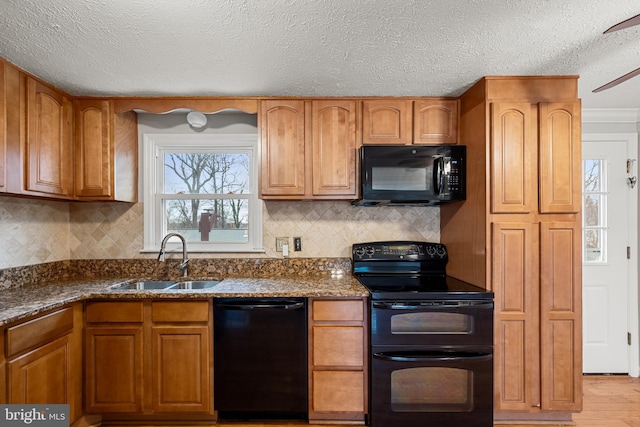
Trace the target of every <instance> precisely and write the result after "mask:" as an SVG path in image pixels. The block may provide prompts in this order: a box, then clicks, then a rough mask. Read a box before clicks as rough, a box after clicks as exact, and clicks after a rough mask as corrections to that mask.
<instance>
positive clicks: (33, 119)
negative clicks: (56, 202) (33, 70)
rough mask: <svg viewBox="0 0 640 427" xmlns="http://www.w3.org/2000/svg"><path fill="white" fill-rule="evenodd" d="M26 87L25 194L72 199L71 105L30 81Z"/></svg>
mask: <svg viewBox="0 0 640 427" xmlns="http://www.w3.org/2000/svg"><path fill="white" fill-rule="evenodd" d="M26 84H27V95H26V101H27V104H26V105H27V109H26V118H27V138H26V156H27V161H26V167H27V174H26V177H27V186H26V190H27V191H29V192H37V193H43V194H49V195H53V196H56V197H61V198H72V197H73V139H72V123H73V117H72V113H73V107H72V104H71V101H70V100H69V99H67V97H66V96H64V95H63V94H62V93H60V92H57V91H55V90H53V89H51V88H50V87H49V86H46V85H44V84H42V83H40V82H38V81H37V80H35V79H33V78H31V77H27V78H26Z"/></svg>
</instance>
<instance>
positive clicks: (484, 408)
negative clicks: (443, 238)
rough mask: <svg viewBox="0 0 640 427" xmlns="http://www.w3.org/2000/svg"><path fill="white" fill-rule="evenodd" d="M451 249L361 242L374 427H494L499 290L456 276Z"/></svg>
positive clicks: (359, 273) (357, 266)
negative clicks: (495, 322)
mask: <svg viewBox="0 0 640 427" xmlns="http://www.w3.org/2000/svg"><path fill="white" fill-rule="evenodd" d="M448 261H449V255H448V253H447V248H446V247H445V246H444V245H442V244H440V243H429V242H407V241H394V242H372V243H358V244H355V245H353V274H354V275H355V276H356V277H357V278H358V280H359V281H360V282H361V283H362V284H363V285H364V286H365V287H366V288H367V289H369V291H370V293H371V299H370V303H369V319H370V320H369V322H370V328H369V331H370V332H369V345H370V351H369V366H370V383H369V384H370V385H369V410H370V412H369V417H370V419H369V425H370V426H371V427H405V426H418V425H421V426H422V425H437V426H441V427H458V426H462V425H464V426H468V427H492V426H493V308H494V304H493V292H487V291H486V290H485V289H481V288H479V287H476V286H473V285H470V284H469V283H465V282H463V281H461V280H457V279H454V278H452V277H448V276H447V274H446V265H447V262H448Z"/></svg>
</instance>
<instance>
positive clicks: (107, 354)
mask: <svg viewBox="0 0 640 427" xmlns="http://www.w3.org/2000/svg"><path fill="white" fill-rule="evenodd" d="M85 336H86V339H85V345H86V351H85V369H86V374H85V381H86V391H85V393H86V396H85V399H86V411H87V412H88V413H109V412H142V396H143V389H144V386H143V372H142V368H143V358H142V326H139V327H136V326H122V327H87V328H86V331H85Z"/></svg>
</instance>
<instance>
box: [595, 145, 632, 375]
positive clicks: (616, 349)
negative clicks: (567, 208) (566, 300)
mask: <svg viewBox="0 0 640 427" xmlns="http://www.w3.org/2000/svg"><path fill="white" fill-rule="evenodd" d="M584 139H588V138H584ZM628 150H629V144H628V141H627V140H610V141H588V140H583V152H582V158H583V164H582V167H583V171H582V173H583V183H584V185H583V254H584V255H583V275H582V277H583V297H582V298H583V345H584V348H583V352H584V354H583V359H584V360H583V363H584V372H585V373H629V371H630V364H629V359H630V348H629V344H628V335H627V334H628V333H629V332H630V330H631V329H632V328H631V329H630V328H629V326H630V321H629V313H630V312H631V311H633V310H634V309H633V307H632V306H631V303H630V301H631V296H632V292H631V291H630V288H631V287H630V276H631V267H632V266H634V265H635V262H632V261H631V260H630V259H628V257H627V256H628V250H629V251H631V250H633V251H635V250H636V248H635V247H632V245H635V241H636V238H635V236H634V235H632V232H633V234H635V231H634V230H636V227H635V225H633V224H631V223H630V216H633V215H630V195H631V192H634V191H637V189H632V188H631V186H630V185H629V182H628V178H629V177H630V176H635V174H636V171H637V164H634V163H633V162H631V163H630V166H631V168H630V170H629V173H627V160H628V159H629V158H630V157H629V153H628ZM632 150H633V151H635V149H632ZM634 200H635V199H634ZM630 231H632V232H630ZM627 247H629V249H627ZM630 253H631V252H629V254H630ZM635 306H636V310H637V299H636V304H635Z"/></svg>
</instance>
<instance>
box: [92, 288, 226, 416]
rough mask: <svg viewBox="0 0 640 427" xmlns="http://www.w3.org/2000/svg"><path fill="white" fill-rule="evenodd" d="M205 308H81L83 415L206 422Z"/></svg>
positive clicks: (208, 351) (208, 326)
mask: <svg viewBox="0 0 640 427" xmlns="http://www.w3.org/2000/svg"><path fill="white" fill-rule="evenodd" d="M210 313H211V305H210V301H208V300H207V301H177V300H174V301H154V300H145V301H117V302H113V301H92V302H88V303H87V304H86V309H85V316H86V322H87V327H86V338H85V345H86V355H85V357H86V373H85V377H86V412H87V413H92V414H118V413H120V414H129V415H133V414H136V415H163V414H165V415H168V414H172V413H174V414H175V413H196V414H212V411H213V402H212V395H211V390H212V389H213V388H212V382H213V368H212V366H213V360H212V353H213V352H212V348H211V346H212V335H211V334H212V319H211V315H210Z"/></svg>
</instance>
